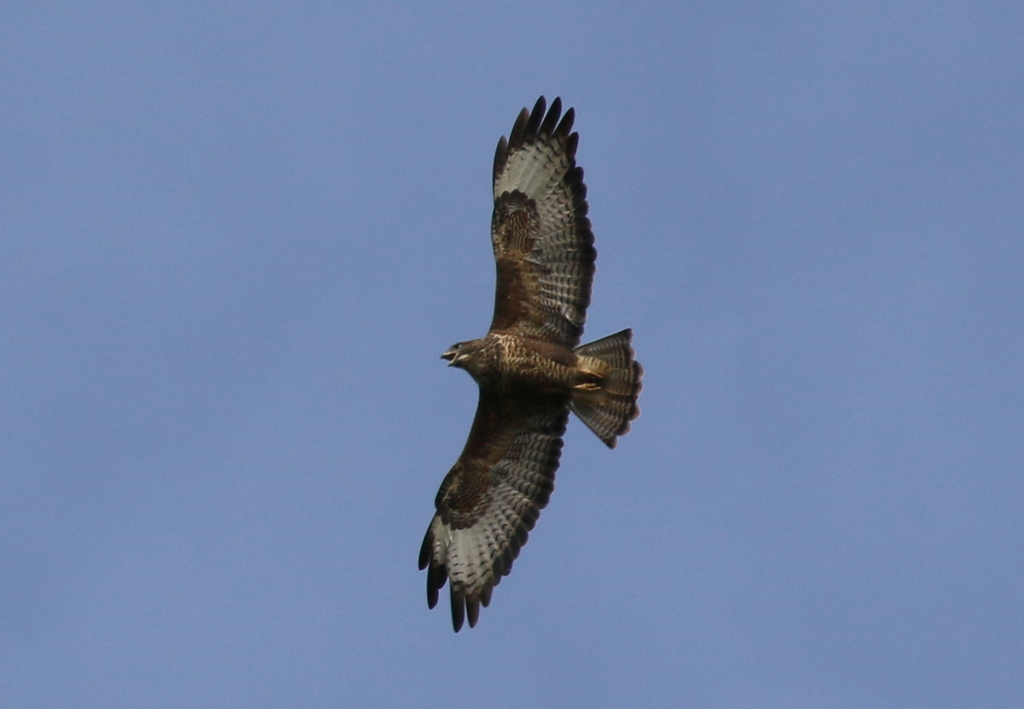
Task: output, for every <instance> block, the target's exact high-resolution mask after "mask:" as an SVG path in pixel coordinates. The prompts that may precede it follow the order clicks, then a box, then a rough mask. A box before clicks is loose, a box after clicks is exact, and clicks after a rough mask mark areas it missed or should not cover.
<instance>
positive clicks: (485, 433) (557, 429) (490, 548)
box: [419, 390, 569, 632]
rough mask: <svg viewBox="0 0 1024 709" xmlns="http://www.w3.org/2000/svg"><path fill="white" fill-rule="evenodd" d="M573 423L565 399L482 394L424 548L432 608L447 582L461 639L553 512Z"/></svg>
mask: <svg viewBox="0 0 1024 709" xmlns="http://www.w3.org/2000/svg"><path fill="white" fill-rule="evenodd" d="M568 416H569V408H568V405H567V401H566V399H565V398H564V397H553V396H537V395H529V394H524V395H517V396H507V395H501V394H495V393H488V392H485V391H483V390H481V392H480V402H479V404H478V405H477V410H476V418H475V419H474V420H473V428H472V430H471V431H470V433H469V440H467V441H466V447H465V449H464V450H463V451H462V455H461V456H459V459H458V461H456V463H455V465H454V466H453V467H452V469H451V471H450V472H449V473H448V475H447V476H445V479H444V482H442V483H441V489H440V490H438V493H437V499H436V500H435V501H434V504H435V506H436V507H437V514H435V515H434V519H433V520H432V521H431V522H430V527H429V528H428V529H427V534H426V537H425V538H424V539H423V546H422V547H421V548H420V559H419V565H420V569H427V604H428V605H429V606H430V607H431V608H433V607H434V606H435V605H437V600H438V591H439V590H440V589H441V587H443V586H444V584H445V582H446V581H448V582H449V587H450V590H451V604H452V625H453V626H454V628H455V632H458V631H459V629H460V628H462V623H463V620H464V619H465V618H466V617H468V619H469V627H471V628H472V627H473V626H475V625H476V621H477V618H478V617H479V615H480V606H481V605H483V606H487V604H488V603H490V601H491V591H492V589H493V588H494V587H495V586H497V585H498V583H499V582H500V581H501V577H502V576H506V575H508V573H509V572H510V571H512V562H513V561H514V560H515V559H516V557H517V556H519V549H520V548H521V547H522V546H523V545H524V544H526V538H527V535H528V533H529V532H530V530H531V529H533V525H534V524H535V523H536V521H537V517H539V516H540V511H541V510H542V509H543V508H544V507H545V506H546V505H547V504H548V499H549V498H550V496H551V491H552V490H553V489H554V485H555V471H556V470H557V469H558V460H559V457H560V456H561V452H562V434H564V433H565V424H566V420H567V419H568Z"/></svg>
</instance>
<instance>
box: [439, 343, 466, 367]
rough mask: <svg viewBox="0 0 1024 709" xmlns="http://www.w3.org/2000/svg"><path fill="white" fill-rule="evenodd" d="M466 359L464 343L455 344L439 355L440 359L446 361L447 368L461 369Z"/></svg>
mask: <svg viewBox="0 0 1024 709" xmlns="http://www.w3.org/2000/svg"><path fill="white" fill-rule="evenodd" d="M468 357H469V353H468V352H467V351H466V343H465V342H456V343H455V344H454V345H452V346H451V347H449V348H448V349H447V350H445V351H444V354H442V355H441V359H446V360H448V366H449V367H463V366H464V364H465V361H466V359H467V358H468Z"/></svg>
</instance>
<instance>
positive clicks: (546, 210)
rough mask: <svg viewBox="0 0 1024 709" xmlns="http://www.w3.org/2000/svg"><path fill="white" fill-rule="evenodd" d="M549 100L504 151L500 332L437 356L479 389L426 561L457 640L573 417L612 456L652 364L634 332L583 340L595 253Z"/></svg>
mask: <svg viewBox="0 0 1024 709" xmlns="http://www.w3.org/2000/svg"><path fill="white" fill-rule="evenodd" d="M545 105H546V104H545V101H544V97H543V96H541V97H540V99H538V100H537V104H536V105H535V106H534V107H533V111H527V110H526V109H525V108H524V109H523V110H522V112H520V114H519V117H518V118H517V119H516V122H515V125H514V126H513V127H512V133H511V135H510V136H509V138H508V140H506V139H505V138H504V137H502V139H501V140H499V141H498V149H497V152H496V153H495V155H494V213H493V215H492V217H491V242H492V244H493V246H494V259H495V261H496V262H497V267H498V279H497V293H496V294H495V299H494V318H493V320H492V321H491V328H490V331H489V332H488V333H487V335H486V336H485V337H483V338H481V339H479V340H471V341H469V342H458V343H456V344H455V345H452V347H451V349H449V350H448V351H447V352H445V353H444V354H443V355H441V357H442V358H444V359H446V360H448V362H449V365H450V366H453V367H460V368H462V369H465V370H466V371H467V372H469V373H470V375H472V377H473V379H475V380H476V382H477V384H478V385H479V387H480V400H479V404H478V405H477V410H476V418H475V419H474V420H473V428H472V429H471V430H470V432H469V440H467V441H466V447H465V449H464V450H463V451H462V455H461V456H459V459H458V461H456V463H455V465H454V466H453V467H452V469H451V471H450V472H449V473H448V475H447V476H445V479H444V482H442V483H441V489H440V490H439V491H438V493H437V498H436V500H435V502H434V504H435V506H436V507H437V513H436V514H435V515H434V519H433V520H432V521H431V522H430V527H429V528H428V529H427V535H426V538H424V540H423V546H422V547H421V549H420V559H419V565H420V569H427V604H428V605H429V606H430V607H431V608H433V607H434V606H435V605H437V599H438V591H439V590H440V589H441V587H442V586H444V584H445V582H446V581H447V582H448V583H449V587H450V590H451V604H452V625H453V626H454V627H455V631H456V632H458V631H459V629H460V628H462V623H463V621H464V620H465V619H466V618H468V619H469V625H470V627H473V626H474V625H476V622H477V618H478V617H479V615H480V606H481V605H484V606H486V605H487V604H488V603H490V600H491V591H492V590H493V589H494V587H495V586H497V585H498V583H499V582H500V581H501V577H502V576H505V575H507V574H508V573H509V572H510V571H511V570H512V562H513V561H514V560H515V558H516V557H517V556H518V555H519V549H520V548H521V547H522V546H523V545H524V544H526V537H527V534H528V533H529V531H530V530H531V529H533V525H534V523H535V522H536V521H537V517H538V516H539V515H540V511H541V510H542V509H543V508H544V507H545V505H547V503H548V498H549V497H550V496H551V491H552V490H553V489H554V481H555V470H557V469H558V459H559V457H560V455H561V452H562V434H564V433H565V425H566V422H567V420H568V418H569V411H570V410H571V411H574V412H575V413H576V415H577V416H579V417H580V419H582V421H583V423H585V424H586V425H587V426H588V427H589V428H590V430H591V431H593V432H594V433H596V434H597V436H598V437H599V438H600V439H601V440H602V441H604V443H605V444H606V445H607V446H608V447H609V448H614V447H615V442H616V437H617V436H621V435H623V434H625V433H626V432H627V431H628V430H629V422H630V421H632V420H633V419H635V418H636V417H637V415H638V414H639V408H638V407H637V396H638V394H639V393H640V386H641V384H640V379H641V376H642V375H643V370H642V369H641V367H640V364H639V363H638V362H636V361H635V360H634V359H633V349H632V347H631V346H630V341H631V339H632V332H631V331H630V330H623V331H622V332H619V333H616V334H614V335H610V336H608V337H605V338H604V339H601V340H597V341H596V342H592V343H590V344H588V345H582V346H580V345H579V342H580V336H581V335H582V334H583V322H584V320H585V319H586V313H587V306H588V305H589V304H590V286H591V282H592V281H593V277H594V261H595V260H596V258H597V252H596V251H595V250H594V234H593V232H591V230H590V220H589V219H588V218H587V202H586V194H587V188H586V185H584V184H583V170H582V168H579V167H577V166H576V144H577V142H578V141H579V134H578V133H572V132H571V130H572V124H573V119H574V112H573V109H571V108H570V109H569V110H568V111H566V112H565V115H564V116H562V115H561V113H562V102H561V99H557V98H556V99H555V100H554V101H553V102H552V104H551V110H549V111H547V112H545Z"/></svg>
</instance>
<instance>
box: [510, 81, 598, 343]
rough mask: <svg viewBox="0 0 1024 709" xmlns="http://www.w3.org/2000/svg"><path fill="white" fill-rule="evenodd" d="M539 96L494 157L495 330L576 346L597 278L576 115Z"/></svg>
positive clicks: (558, 101) (559, 104)
mask: <svg viewBox="0 0 1024 709" xmlns="http://www.w3.org/2000/svg"><path fill="white" fill-rule="evenodd" d="M561 113H562V102H561V100H560V99H557V98H556V99H555V100H554V101H553V102H552V104H551V109H550V110H549V111H547V112H546V113H545V101H544V98H543V97H541V98H540V99H539V100H538V101H537V104H536V105H535V106H534V108H533V111H532V112H531V111H527V110H526V109H523V111H522V112H521V113H520V114H519V118H518V119H517V120H516V123H515V125H514V126H513V128H512V133H511V134H510V136H509V138H508V140H506V139H505V138H502V139H501V140H500V141H499V142H498V148H497V151H496V152H495V156H494V177H493V181H494V213H493V216H492V219H491V240H492V243H493V246H494V257H495V261H496V264H497V271H498V278H497V282H498V287H497V292H496V294H495V305H494V319H493V320H492V322H491V329H492V330H516V331H519V332H521V333H523V334H526V335H529V336H533V337H538V338H542V339H545V340H549V341H553V342H556V343H558V344H560V345H562V346H564V347H574V346H575V345H577V344H579V340H580V337H581V336H582V334H583V323H584V321H585V320H586V312H587V306H588V305H590V289H591V284H592V282H593V276H594V262H595V261H596V259H597V252H596V251H595V250H594V234H593V232H592V231H591V227H590V220H589V219H588V218H587V209H588V208H587V201H586V196H587V188H586V185H585V184H584V183H583V170H582V169H581V168H580V167H578V166H577V165H576V145H577V142H578V140H579V135H578V134H577V133H571V132H570V131H571V130H572V124H573V121H574V120H575V113H574V111H573V110H572V109H571V108H570V109H569V110H568V111H566V113H565V115H564V116H562V115H561Z"/></svg>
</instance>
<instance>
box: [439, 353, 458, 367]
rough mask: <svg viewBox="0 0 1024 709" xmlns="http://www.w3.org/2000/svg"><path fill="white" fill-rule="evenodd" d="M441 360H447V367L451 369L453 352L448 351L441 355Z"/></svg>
mask: <svg viewBox="0 0 1024 709" xmlns="http://www.w3.org/2000/svg"><path fill="white" fill-rule="evenodd" d="M441 359H446V360H448V366H449V367H451V366H452V365H453V364H454V363H455V350H453V349H452V350H448V351H447V352H445V353H444V354H443V355H441Z"/></svg>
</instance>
